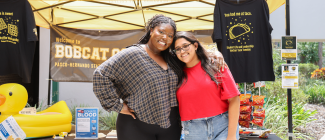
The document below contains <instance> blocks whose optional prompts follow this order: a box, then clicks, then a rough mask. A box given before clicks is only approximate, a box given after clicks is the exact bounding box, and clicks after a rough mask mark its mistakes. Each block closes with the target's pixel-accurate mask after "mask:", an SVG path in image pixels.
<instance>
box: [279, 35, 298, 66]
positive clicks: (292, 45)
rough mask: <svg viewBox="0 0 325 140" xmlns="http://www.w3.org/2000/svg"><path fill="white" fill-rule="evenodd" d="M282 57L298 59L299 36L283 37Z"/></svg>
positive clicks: (284, 58)
mask: <svg viewBox="0 0 325 140" xmlns="http://www.w3.org/2000/svg"><path fill="white" fill-rule="evenodd" d="M281 46H282V49H281V57H282V60H297V37H296V36H282V37H281Z"/></svg>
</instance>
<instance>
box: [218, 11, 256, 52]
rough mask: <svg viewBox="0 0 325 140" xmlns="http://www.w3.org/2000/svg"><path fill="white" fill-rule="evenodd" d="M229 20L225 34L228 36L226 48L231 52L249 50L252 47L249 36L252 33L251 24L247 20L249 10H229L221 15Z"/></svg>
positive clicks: (250, 14) (249, 13)
mask: <svg viewBox="0 0 325 140" xmlns="http://www.w3.org/2000/svg"><path fill="white" fill-rule="evenodd" d="M223 16H224V17H225V18H226V19H227V21H229V23H228V26H227V29H226V34H225V36H227V38H228V44H229V45H227V49H228V50H229V51H230V52H231V53H236V52H250V51H252V49H253V48H254V44H253V42H252V41H251V37H252V36H253V34H254V31H253V28H254V27H253V25H252V23H251V22H249V21H248V20H247V17H248V16H252V13H251V12H230V13H224V15H223Z"/></svg>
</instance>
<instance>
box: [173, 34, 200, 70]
mask: <svg viewBox="0 0 325 140" xmlns="http://www.w3.org/2000/svg"><path fill="white" fill-rule="evenodd" d="M189 44H190V45H189ZM187 45H188V46H187ZM186 46H187V47H188V48H187V49H188V50H187V51H184V50H183V49H184V48H186ZM179 48H182V49H180V52H178V53H176V55H177V58H178V59H179V60H181V61H182V62H184V63H185V64H186V67H189V68H190V67H193V66H195V65H196V64H197V63H199V62H200V60H199V58H198V56H197V54H196V52H195V51H196V50H197V48H198V44H197V43H196V42H195V43H194V44H191V42H189V41H187V40H186V39H185V38H179V39H177V40H176V41H175V49H179ZM185 50H186V49H185Z"/></svg>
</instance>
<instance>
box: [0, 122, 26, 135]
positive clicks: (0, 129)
mask: <svg viewBox="0 0 325 140" xmlns="http://www.w3.org/2000/svg"><path fill="white" fill-rule="evenodd" d="M0 136H1V139H3V140H6V139H8V138H13V139H14V140H23V139H25V138H26V134H25V132H24V131H23V130H22V129H21V128H20V127H19V125H18V123H17V122H16V120H15V119H14V117H12V116H10V117H8V118H7V119H5V120H4V121H3V122H1V123H0Z"/></svg>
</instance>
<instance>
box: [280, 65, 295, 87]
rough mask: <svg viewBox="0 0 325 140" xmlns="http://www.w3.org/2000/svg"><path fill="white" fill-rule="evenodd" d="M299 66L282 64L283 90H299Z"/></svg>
mask: <svg viewBox="0 0 325 140" xmlns="http://www.w3.org/2000/svg"><path fill="white" fill-rule="evenodd" d="M298 75H299V73H298V64H282V88H298Z"/></svg>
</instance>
